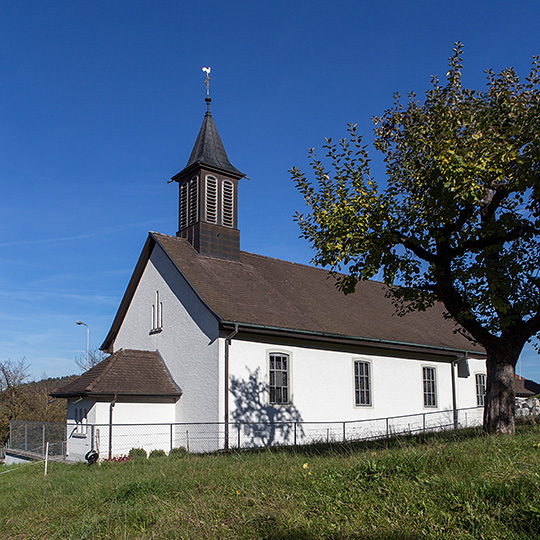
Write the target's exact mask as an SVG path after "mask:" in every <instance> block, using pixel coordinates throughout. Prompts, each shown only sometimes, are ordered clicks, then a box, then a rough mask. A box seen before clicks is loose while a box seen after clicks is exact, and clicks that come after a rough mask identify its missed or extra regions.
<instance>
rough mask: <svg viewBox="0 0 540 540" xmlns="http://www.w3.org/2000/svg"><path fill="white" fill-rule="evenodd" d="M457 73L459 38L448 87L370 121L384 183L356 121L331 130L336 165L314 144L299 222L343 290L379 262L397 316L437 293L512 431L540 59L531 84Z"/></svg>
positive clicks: (535, 261) (537, 139)
mask: <svg viewBox="0 0 540 540" xmlns="http://www.w3.org/2000/svg"><path fill="white" fill-rule="evenodd" d="M461 70H462V46H461V44H460V43H458V44H456V46H455V48H454V53H453V55H452V57H451V58H450V63H449V71H448V73H447V74H446V84H445V85H444V86H443V85H441V84H440V83H439V80H438V79H437V78H433V79H432V87H431V88H430V89H429V90H428V91H427V92H426V97H425V100H424V101H423V102H420V101H419V100H418V99H417V98H416V96H415V95H414V94H410V95H409V99H408V100H407V102H406V103H405V104H403V103H402V100H401V97H400V96H399V95H396V96H395V103H394V105H393V107H392V108H390V109H388V110H387V111H386V112H385V113H384V114H383V115H382V116H381V117H378V118H374V123H375V138H374V145H375V148H376V149H377V150H379V151H381V152H382V154H383V156H384V161H385V164H386V173H387V186H386V187H385V188H383V189H380V188H379V187H378V185H377V183H376V182H375V181H374V179H373V178H372V176H371V173H370V164H369V157H368V150H367V146H365V145H363V143H362V139H361V137H360V136H359V135H358V134H357V130H356V126H349V132H350V140H347V139H343V140H341V141H340V142H339V144H338V145H336V144H334V143H333V142H332V140H331V139H326V144H325V145H324V148H325V149H326V150H327V155H326V157H327V159H328V161H329V163H330V165H331V169H330V170H331V171H332V173H330V172H329V171H328V170H327V168H326V167H325V164H324V163H323V162H322V161H320V160H319V159H317V156H316V154H315V151H314V150H311V151H310V155H311V165H312V167H313V170H314V175H315V180H314V181H310V180H308V179H307V178H306V176H305V174H304V173H302V172H301V171H300V170H299V169H298V168H293V169H291V173H292V176H293V179H294V180H295V182H296V184H297V187H298V189H299V190H300V192H301V193H302V194H303V196H304V198H305V201H306V203H307V205H308V207H309V208H310V210H309V213H308V214H307V215H302V214H297V215H296V219H297V221H298V223H299V225H300V229H301V233H302V237H304V238H306V239H307V240H309V241H310V242H311V244H312V245H313V247H314V248H315V251H316V255H315V257H314V262H315V264H319V265H322V266H326V267H328V268H329V269H330V271H331V272H332V273H333V274H334V275H335V276H336V278H337V284H338V287H339V288H340V289H341V290H342V291H343V292H344V293H350V292H353V291H354V288H355V285H356V283H357V282H358V280H366V279H370V278H372V277H373V276H375V275H376V274H377V273H378V272H379V271H380V272H381V273H382V276H383V280H384V282H385V283H386V284H387V285H388V286H389V291H390V294H391V296H392V297H393V299H394V302H395V303H396V306H397V308H398V312H399V313H400V314H403V313H404V312H406V311H408V310H424V309H426V308H427V307H429V306H430V305H432V304H433V303H434V302H436V301H441V302H443V304H444V306H445V308H446V311H447V315H448V316H449V317H452V318H453V319H454V320H455V321H456V322H457V323H458V324H459V325H460V329H459V330H458V331H463V330H464V331H465V333H466V334H467V335H468V336H469V337H470V339H472V340H475V341H476V342H478V343H479V344H481V345H482V346H483V347H484V348H485V350H486V354H487V361H486V364H487V389H486V399H485V410H484V428H485V430H486V431H487V432H489V433H513V432H514V369H515V365H516V362H517V360H518V358H519V354H520V352H521V350H522V348H523V346H524V345H525V343H526V342H527V341H528V340H530V339H531V338H534V337H535V336H538V332H539V331H540V294H539V293H540V290H539V289H540V277H539V269H540V250H539V247H540V246H539V240H540V237H539V233H540V204H539V202H540V200H539V198H540V90H539V83H540V77H539V73H540V58H539V57H534V58H533V63H532V68H531V71H530V74H529V75H528V77H527V78H526V80H525V82H522V81H520V79H519V77H518V76H517V75H516V73H515V71H514V70H513V69H512V68H509V69H505V70H503V71H502V72H501V73H499V74H495V73H494V72H493V71H492V70H488V71H487V72H486V73H487V85H486V88H485V89H484V90H482V91H476V90H471V89H466V88H463V86H462V84H461ZM340 271H343V274H340V273H339V272H340Z"/></svg>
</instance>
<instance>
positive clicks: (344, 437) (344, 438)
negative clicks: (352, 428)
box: [343, 422, 347, 442]
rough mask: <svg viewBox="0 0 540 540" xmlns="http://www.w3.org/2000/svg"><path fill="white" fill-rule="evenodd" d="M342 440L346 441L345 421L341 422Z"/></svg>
mask: <svg viewBox="0 0 540 540" xmlns="http://www.w3.org/2000/svg"><path fill="white" fill-rule="evenodd" d="M343 442H347V436H346V435H345V422H343Z"/></svg>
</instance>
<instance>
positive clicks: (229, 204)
mask: <svg viewBox="0 0 540 540" xmlns="http://www.w3.org/2000/svg"><path fill="white" fill-rule="evenodd" d="M221 204H222V216H223V218H222V219H223V225H224V226H225V227H233V226H234V185H233V183H232V182H231V181H230V180H224V181H223V186H222V199H221Z"/></svg>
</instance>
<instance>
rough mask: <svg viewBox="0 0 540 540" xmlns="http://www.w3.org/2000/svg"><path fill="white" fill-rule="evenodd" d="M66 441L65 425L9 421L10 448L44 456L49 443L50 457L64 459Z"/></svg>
mask: <svg viewBox="0 0 540 540" xmlns="http://www.w3.org/2000/svg"><path fill="white" fill-rule="evenodd" d="M66 441H67V428H66V424H65V423H62V424H60V423H56V422H28V421H24V420H12V421H11V424H10V431H9V447H10V448H13V449H17V450H23V451H25V452H31V453H33V454H39V455H45V449H46V448H47V443H49V455H50V456H60V457H65V455H66Z"/></svg>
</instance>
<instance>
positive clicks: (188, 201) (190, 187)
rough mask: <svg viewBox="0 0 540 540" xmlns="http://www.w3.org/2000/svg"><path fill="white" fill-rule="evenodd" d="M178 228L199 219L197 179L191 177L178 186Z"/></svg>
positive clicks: (180, 228) (187, 225) (183, 227)
mask: <svg viewBox="0 0 540 540" xmlns="http://www.w3.org/2000/svg"><path fill="white" fill-rule="evenodd" d="M179 206H180V214H179V219H178V228H179V230H182V229H185V228H186V227H189V226H190V225H193V224H194V223H196V222H197V221H198V219H199V179H198V178H197V177H194V178H192V179H191V180H190V181H189V182H186V183H185V184H182V185H181V186H180V204H179Z"/></svg>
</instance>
